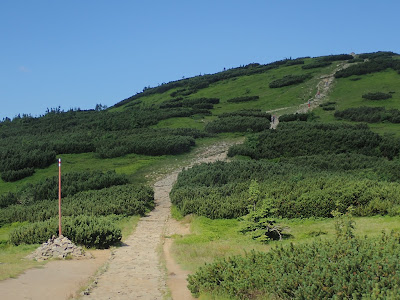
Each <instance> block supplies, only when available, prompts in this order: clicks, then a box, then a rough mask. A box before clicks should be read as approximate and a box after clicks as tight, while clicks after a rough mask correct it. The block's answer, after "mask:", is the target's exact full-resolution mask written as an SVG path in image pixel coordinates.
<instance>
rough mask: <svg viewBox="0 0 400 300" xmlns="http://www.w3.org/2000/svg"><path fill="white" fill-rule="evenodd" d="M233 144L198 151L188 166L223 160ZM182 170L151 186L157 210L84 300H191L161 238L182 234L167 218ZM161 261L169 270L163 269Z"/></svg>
mask: <svg viewBox="0 0 400 300" xmlns="http://www.w3.org/2000/svg"><path fill="white" fill-rule="evenodd" d="M232 144H233V142H231V143H228V142H220V143H218V144H215V145H213V146H210V147H207V148H206V149H204V150H201V151H199V153H198V154H197V155H196V158H195V159H194V160H192V161H191V162H190V164H189V166H192V165H194V164H197V163H202V162H214V161H216V160H225V159H226V153H227V150H228V149H229V147H230V146H231V145H232ZM181 170H182V169H181V168H180V169H177V170H175V171H173V172H171V173H169V174H168V175H166V176H163V177H162V178H161V179H159V180H158V181H157V182H156V183H155V184H154V192H155V194H154V196H155V202H156V208H155V209H154V210H153V211H152V212H150V213H149V214H148V216H146V217H144V218H142V219H141V220H140V221H139V224H138V226H137V228H136V230H135V232H134V233H133V234H132V235H131V236H130V237H129V238H128V239H127V240H126V241H125V245H124V246H123V247H120V248H118V249H116V250H115V251H114V252H113V254H112V257H111V259H110V261H109V263H108V268H107V271H105V272H104V273H103V274H101V275H100V276H99V277H98V278H96V279H95V284H94V286H93V287H92V288H91V289H90V290H89V291H88V292H87V293H88V295H85V296H84V297H83V299H165V298H167V299H168V298H171V297H172V298H173V299H191V295H190V293H189V291H188V290H187V287H186V285H187V283H186V273H185V272H184V271H182V270H180V269H179V267H178V266H177V265H176V264H175V263H174V262H172V261H171V259H172V258H171V256H170V255H169V253H168V251H169V245H170V240H169V241H168V242H167V244H166V245H165V246H164V247H163V242H164V235H168V236H169V235H172V234H182V230H183V231H184V230H185V228H180V225H179V223H178V222H176V221H174V220H172V219H171V217H170V207H171V202H170V199H169V192H170V191H171V188H172V186H173V184H174V182H175V181H176V179H177V177H178V174H179V172H180V171H181ZM163 249H164V251H166V252H167V253H166V254H165V255H163V253H162V252H163ZM161 257H164V259H165V260H166V262H165V265H166V267H167V268H172V270H166V269H165V267H164V266H163V264H162V263H161V260H160V258H161ZM167 282H168V284H169V289H168V284H167ZM168 290H170V292H168Z"/></svg>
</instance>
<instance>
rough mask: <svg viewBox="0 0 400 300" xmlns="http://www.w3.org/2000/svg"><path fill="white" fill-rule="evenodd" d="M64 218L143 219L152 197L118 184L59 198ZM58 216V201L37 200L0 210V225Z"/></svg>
mask: <svg viewBox="0 0 400 300" xmlns="http://www.w3.org/2000/svg"><path fill="white" fill-rule="evenodd" d="M61 205H62V214H63V215H64V216H77V215H83V214H85V215H91V216H107V215H111V214H115V215H124V216H133V215H141V216H143V215H144V214H145V213H146V212H147V211H149V210H151V209H152V208H154V194H153V191H152V189H151V188H150V187H147V186H142V185H138V186H133V185H121V186H114V187H111V188H106V189H102V190H98V191H85V192H80V193H78V194H75V195H73V196H69V197H65V198H63V199H62V204H61ZM57 215H58V202H57V201H54V200H43V201H37V202H35V203H33V204H30V205H11V206H8V207H6V208H4V209H2V210H0V226H2V225H4V224H9V223H13V222H24V221H29V222H37V221H45V220H47V219H50V218H52V217H55V216H57Z"/></svg>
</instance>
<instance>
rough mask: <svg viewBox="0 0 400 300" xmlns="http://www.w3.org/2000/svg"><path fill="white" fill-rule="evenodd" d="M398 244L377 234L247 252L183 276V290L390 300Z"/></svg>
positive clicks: (396, 282) (395, 288)
mask: <svg viewBox="0 0 400 300" xmlns="http://www.w3.org/2000/svg"><path fill="white" fill-rule="evenodd" d="M399 240H400V239H399V236H398V235H389V236H388V235H385V234H383V235H382V237H381V238H379V239H368V238H354V239H345V238H340V239H339V240H335V241H316V242H313V243H310V244H307V245H293V244H291V245H290V246H288V247H284V246H280V247H277V248H274V249H272V250H270V251H269V252H268V253H264V252H255V251H252V252H250V253H246V254H245V255H243V256H234V257H231V258H227V259H217V260H216V261H215V262H214V263H211V264H206V265H205V266H204V267H201V268H200V269H199V270H198V271H197V272H196V273H195V274H193V275H189V276H188V282H189V286H188V287H189V289H190V291H191V292H192V293H193V294H194V295H195V296H199V295H200V294H202V293H212V294H224V295H228V296H229V297H230V298H234V299H252V298H255V297H256V296H257V297H262V298H279V299H332V298H335V299H350V298H351V299H363V298H368V299H373V297H377V298H379V299H380V298H382V299H386V298H388V299H389V298H390V299H396V298H399V297H400V288H399V286H400V277H399V276H397V274H398V273H399V272H400V265H399V264H398V260H399V258H400V257H399V253H400V245H399Z"/></svg>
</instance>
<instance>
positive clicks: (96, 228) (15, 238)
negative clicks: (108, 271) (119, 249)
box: [10, 215, 122, 249]
mask: <svg viewBox="0 0 400 300" xmlns="http://www.w3.org/2000/svg"><path fill="white" fill-rule="evenodd" d="M115 219H116V218H115V217H113V216H108V217H93V216H85V215H81V216H76V217H64V218H63V219H62V231H63V235H64V236H66V237H68V238H69V239H70V240H71V241H72V242H74V243H76V244H79V245H83V246H86V247H90V248H92V247H94V248H100V249H104V248H109V247H110V246H114V245H117V244H119V243H120V242H121V237H122V234H121V230H120V229H119V228H117V227H115V225H114V224H113V223H114V221H115ZM53 235H58V219H56V218H53V219H50V220H47V221H44V222H35V223H32V224H28V225H24V226H22V227H19V228H17V229H15V230H14V231H12V232H11V233H10V242H11V243H12V244H14V245H20V244H40V243H43V242H45V241H47V240H48V239H49V238H51V237H52V236H53Z"/></svg>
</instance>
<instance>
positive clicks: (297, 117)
mask: <svg viewBox="0 0 400 300" xmlns="http://www.w3.org/2000/svg"><path fill="white" fill-rule="evenodd" d="M310 117H311V114H308V113H305V114H302V113H295V114H285V115H282V116H280V117H279V122H293V121H307V120H308V119H309V118H310Z"/></svg>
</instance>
